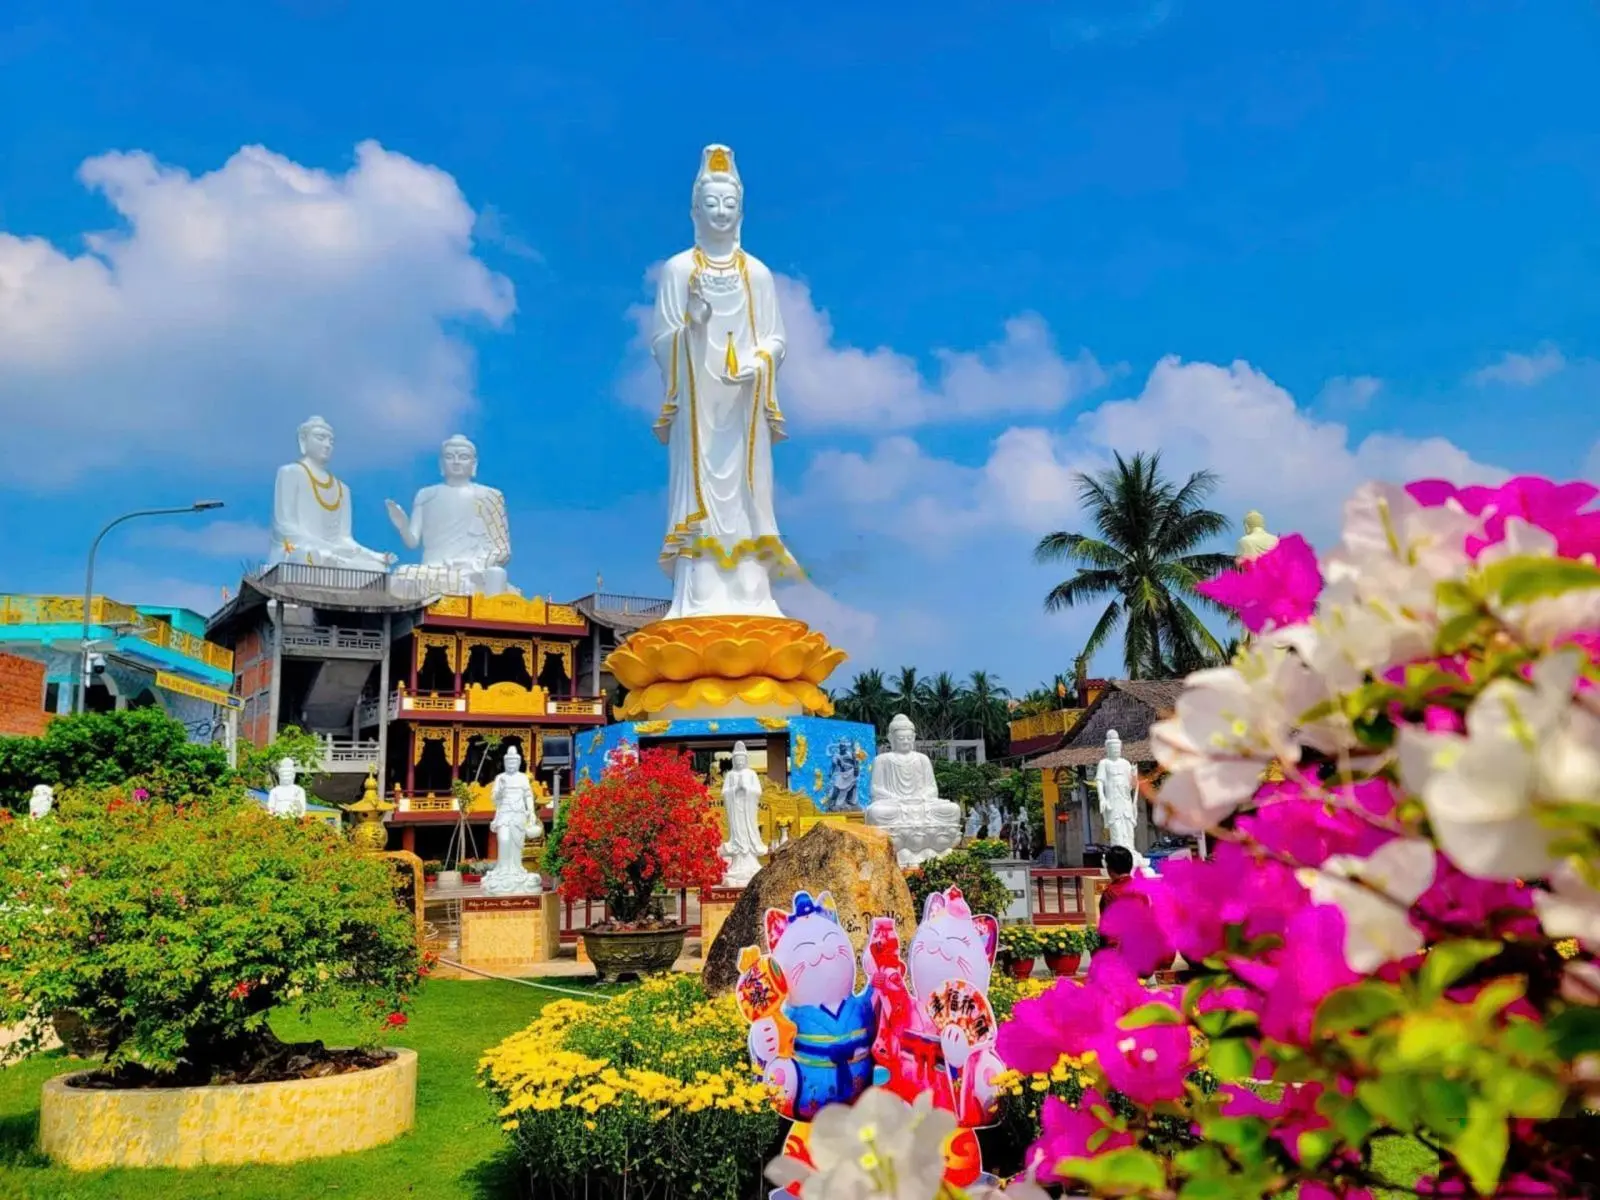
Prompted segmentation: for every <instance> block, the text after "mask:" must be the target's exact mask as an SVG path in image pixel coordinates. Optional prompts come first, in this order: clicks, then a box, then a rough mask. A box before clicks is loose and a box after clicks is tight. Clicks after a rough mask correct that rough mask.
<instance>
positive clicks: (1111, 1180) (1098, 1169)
mask: <svg viewBox="0 0 1600 1200" xmlns="http://www.w3.org/2000/svg"><path fill="white" fill-rule="evenodd" d="M1056 1169H1057V1170H1058V1171H1060V1172H1061V1173H1063V1174H1066V1175H1071V1176H1073V1177H1074V1178H1077V1179H1081V1180H1083V1181H1084V1182H1085V1183H1087V1184H1089V1185H1090V1186H1091V1187H1093V1188H1095V1189H1096V1190H1098V1191H1105V1192H1112V1193H1128V1194H1133V1195H1138V1194H1139V1193H1141V1192H1157V1191H1163V1190H1165V1189H1166V1186H1167V1173H1166V1170H1165V1169H1164V1166H1163V1163H1162V1160H1161V1159H1160V1158H1159V1157H1158V1156H1157V1155H1155V1154H1152V1153H1151V1152H1150V1151H1148V1150H1140V1149H1137V1148H1136V1147H1133V1146H1124V1147H1122V1149H1120V1150H1113V1151H1111V1153H1109V1154H1100V1155H1096V1156H1095V1157H1094V1158H1069V1159H1064V1160H1063V1161H1062V1162H1061V1163H1059V1164H1058V1165H1057V1168H1056Z"/></svg>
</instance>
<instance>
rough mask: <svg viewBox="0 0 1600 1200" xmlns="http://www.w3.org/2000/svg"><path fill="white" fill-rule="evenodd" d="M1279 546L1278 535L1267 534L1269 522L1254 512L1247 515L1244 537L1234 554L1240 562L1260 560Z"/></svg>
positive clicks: (1245, 516)
mask: <svg viewBox="0 0 1600 1200" xmlns="http://www.w3.org/2000/svg"><path fill="white" fill-rule="evenodd" d="M1277 544H1278V535H1277V534H1275V533H1268V532H1267V522H1266V520H1265V519H1264V518H1263V517H1262V515H1261V514H1260V513H1258V512H1255V511H1253V510H1252V511H1250V512H1247V513H1245V515H1244V536H1243V537H1242V538H1240V539H1239V545H1238V548H1237V549H1236V550H1235V552H1234V554H1235V557H1236V558H1237V559H1238V560H1239V561H1240V562H1249V561H1250V560H1251V559H1253V558H1260V557H1261V556H1262V555H1263V554H1265V553H1266V552H1267V551H1268V550H1271V549H1272V548H1273V547H1274V546H1276V545H1277Z"/></svg>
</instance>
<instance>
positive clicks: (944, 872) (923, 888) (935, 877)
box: [906, 850, 1011, 920]
mask: <svg viewBox="0 0 1600 1200" xmlns="http://www.w3.org/2000/svg"><path fill="white" fill-rule="evenodd" d="M906 886H907V887H909V888H910V889H911V898H912V899H913V900H914V901H915V902H916V906H917V917H918V919H919V920H920V919H921V917H922V909H923V906H924V905H925V904H926V903H927V901H928V897H929V896H931V895H933V894H934V893H935V892H942V891H944V889H945V888H948V887H958V888H960V889H961V894H962V895H963V896H965V897H966V900H967V903H968V904H969V905H970V906H971V907H972V911H973V912H975V913H988V914H989V915H990V916H995V917H998V916H999V915H1000V914H1001V913H1003V912H1005V910H1006V907H1007V906H1008V905H1009V904H1010V903H1011V892H1010V890H1009V889H1008V888H1007V887H1006V885H1005V884H1004V883H1003V882H1002V881H1001V879H1000V876H998V875H996V874H995V873H994V868H992V867H991V866H990V865H989V863H988V861H987V860H985V859H983V858H980V857H978V856H977V855H975V854H972V853H970V852H969V851H967V850H952V851H951V852H950V853H949V854H941V855H940V856H939V857H938V858H932V859H929V860H928V861H927V862H925V863H923V864H922V865H921V866H920V867H912V868H911V869H910V870H909V871H907V872H906Z"/></svg>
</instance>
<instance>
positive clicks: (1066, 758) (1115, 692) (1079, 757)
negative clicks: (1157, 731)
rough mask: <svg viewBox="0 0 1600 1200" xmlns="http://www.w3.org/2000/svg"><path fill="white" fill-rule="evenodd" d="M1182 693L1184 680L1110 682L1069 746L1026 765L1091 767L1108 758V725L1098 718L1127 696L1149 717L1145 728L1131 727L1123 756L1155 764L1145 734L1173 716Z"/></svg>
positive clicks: (1041, 768) (1075, 730)
mask: <svg viewBox="0 0 1600 1200" xmlns="http://www.w3.org/2000/svg"><path fill="white" fill-rule="evenodd" d="M1182 694H1183V680H1181V679H1113V680H1110V681H1109V682H1108V683H1107V685H1106V687H1105V688H1104V690H1102V691H1101V693H1100V694H1099V695H1098V696H1096V697H1095V699H1094V703H1092V704H1090V705H1089V707H1088V708H1087V709H1085V710H1084V713H1083V716H1082V717H1081V718H1080V719H1079V720H1078V722H1077V724H1076V725H1074V726H1073V728H1072V732H1071V733H1069V734H1068V735H1067V742H1066V745H1064V746H1062V747H1061V748H1060V749H1059V750H1052V751H1051V752H1050V753H1048V754H1041V755H1040V756H1039V757H1038V758H1034V759H1030V760H1029V761H1028V762H1026V763H1024V764H1023V766H1024V767H1026V768H1027V769H1028V770H1033V771H1052V770H1054V769H1055V768H1057V767H1090V766H1093V765H1094V764H1095V763H1097V762H1099V761H1100V759H1101V758H1102V757H1104V755H1105V730H1104V729H1103V728H1102V725H1103V724H1104V723H1105V722H1104V720H1103V719H1102V720H1101V721H1096V720H1095V717H1096V715H1097V714H1098V713H1099V712H1100V710H1101V709H1102V708H1104V707H1105V706H1106V705H1107V704H1108V703H1111V701H1112V697H1115V696H1126V697H1128V698H1129V699H1131V700H1133V701H1135V702H1136V703H1137V704H1138V705H1139V706H1140V707H1142V708H1143V709H1144V710H1145V711H1146V712H1147V714H1148V717H1149V719H1148V720H1145V721H1144V722H1143V724H1144V728H1142V729H1140V728H1129V730H1128V736H1127V737H1124V738H1123V740H1122V756H1123V757H1124V758H1126V759H1127V760H1128V761H1129V762H1133V763H1150V762H1154V761H1155V753H1154V751H1152V750H1151V748H1150V741H1149V739H1148V738H1147V737H1146V736H1145V734H1146V733H1147V732H1148V730H1149V726H1150V724H1151V722H1152V721H1157V720H1161V719H1162V718H1164V717H1170V716H1171V715H1172V713H1173V710H1174V709H1176V708H1177V705H1178V697H1179V696H1180V695H1182ZM1107 715H1108V716H1109V715H1110V714H1107ZM1123 715H1124V716H1126V715H1127V714H1126V713H1124V714H1123Z"/></svg>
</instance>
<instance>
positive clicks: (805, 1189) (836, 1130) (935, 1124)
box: [767, 1088, 956, 1200]
mask: <svg viewBox="0 0 1600 1200" xmlns="http://www.w3.org/2000/svg"><path fill="white" fill-rule="evenodd" d="M955 1128H956V1122H955V1117H954V1116H953V1115H952V1114H950V1113H948V1112H945V1111H944V1110H942V1109H936V1108H934V1107H933V1096H932V1093H928V1092H925V1093H923V1094H922V1095H920V1096H918V1097H917V1099H916V1102H915V1103H913V1104H907V1103H906V1102H905V1101H904V1100H902V1099H901V1098H900V1097H899V1096H897V1095H895V1094H894V1093H893V1092H890V1091H887V1090H885V1089H883V1088H869V1089H868V1090H867V1091H865V1092H863V1093H862V1094H861V1096H860V1098H859V1099H857V1100H856V1102H855V1103H854V1104H830V1105H829V1106H828V1107H826V1108H824V1109H823V1110H822V1111H821V1112H819V1113H818V1114H817V1115H816V1117H815V1118H814V1119H813V1120H812V1122H811V1136H810V1138H809V1139H808V1141H807V1144H806V1150H807V1153H808V1154H809V1155H810V1157H811V1162H810V1163H803V1162H800V1161H799V1160H797V1159H794V1158H788V1157H784V1158H779V1159H777V1160H775V1161H774V1162H772V1163H771V1164H770V1165H769V1166H768V1167H767V1178H768V1179H770V1180H771V1181H772V1182H773V1183H775V1184H777V1185H778V1186H779V1187H787V1186H789V1185H790V1184H791V1183H799V1184H800V1196H801V1200H868V1198H869V1197H876V1198H882V1200H933V1197H934V1196H935V1195H937V1193H938V1191H939V1187H940V1184H941V1182H942V1181H943V1179H944V1143H945V1139H946V1138H948V1137H949V1136H950V1134H951V1133H953V1132H954V1131H955Z"/></svg>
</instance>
